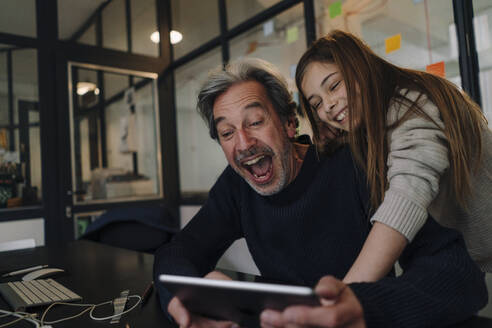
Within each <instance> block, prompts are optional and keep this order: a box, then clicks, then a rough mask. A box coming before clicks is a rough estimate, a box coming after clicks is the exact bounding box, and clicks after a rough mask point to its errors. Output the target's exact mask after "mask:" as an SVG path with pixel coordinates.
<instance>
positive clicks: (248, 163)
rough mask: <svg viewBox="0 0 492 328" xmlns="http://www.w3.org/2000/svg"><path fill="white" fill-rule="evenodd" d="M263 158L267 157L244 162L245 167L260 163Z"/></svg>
mask: <svg viewBox="0 0 492 328" xmlns="http://www.w3.org/2000/svg"><path fill="white" fill-rule="evenodd" d="M263 157H265V156H258V157H256V158H253V159H252V160H249V161H247V162H244V165H253V164H256V163H258V162H259V161H260V160H261V159H262V158H263Z"/></svg>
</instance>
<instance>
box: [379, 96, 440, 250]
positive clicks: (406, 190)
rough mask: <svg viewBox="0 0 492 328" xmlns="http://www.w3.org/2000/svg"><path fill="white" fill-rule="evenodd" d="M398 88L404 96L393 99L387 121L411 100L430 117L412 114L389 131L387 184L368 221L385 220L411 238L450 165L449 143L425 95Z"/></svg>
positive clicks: (395, 119)
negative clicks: (397, 99) (379, 203)
mask: <svg viewBox="0 0 492 328" xmlns="http://www.w3.org/2000/svg"><path fill="white" fill-rule="evenodd" d="M400 92H401V93H402V95H403V96H404V98H406V99H403V100H402V101H393V103H392V104H391V106H390V109H389V111H388V117H387V121H388V125H391V124H393V123H395V122H398V120H399V119H400V118H402V117H403V115H405V113H406V112H407V111H408V108H409V104H410V103H411V102H413V101H417V104H418V105H419V106H420V108H421V109H422V110H423V111H424V112H425V113H426V114H427V115H428V116H429V117H430V118H432V120H433V121H430V120H428V119H427V118H424V117H422V116H419V115H417V114H411V115H410V116H409V117H408V118H406V119H405V121H403V122H402V123H400V124H399V125H397V126H396V128H394V129H393V130H391V131H390V132H389V135H388V158H387V165H388V174H387V179H388V182H389V188H388V190H386V192H385V195H384V200H383V202H382V203H381V205H380V206H379V208H378V209H377V210H376V212H375V213H374V215H373V216H372V218H371V222H374V221H378V222H381V223H384V224H385V225H387V226H390V227H391V228H393V229H395V230H397V231H399V232H400V233H402V234H403V235H404V236H405V237H406V238H407V239H408V240H409V241H412V239H413V238H414V237H415V234H416V233H417V232H418V231H419V230H420V228H421V227H422V226H423V224H424V223H425V220H426V219H427V215H428V214H427V208H428V207H429V205H430V203H431V202H432V200H433V199H434V198H435V197H436V196H437V194H438V192H439V180H440V178H441V175H442V174H443V173H444V171H445V170H446V169H447V168H448V167H449V160H448V147H447V139H446V136H445V134H444V132H443V131H442V130H441V128H444V123H443V122H442V120H441V117H440V113H439V110H438V108H437V107H436V106H435V105H434V104H433V103H432V102H431V101H430V100H428V99H427V97H426V96H425V95H422V94H419V93H417V92H415V91H410V92H408V90H401V91H400ZM436 124H437V125H436Z"/></svg>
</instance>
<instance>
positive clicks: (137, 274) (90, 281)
mask: <svg viewBox="0 0 492 328" xmlns="http://www.w3.org/2000/svg"><path fill="white" fill-rule="evenodd" d="M37 264H48V265H49V266H50V267H57V268H62V269H64V270H66V273H64V274H63V275H59V276H54V277H53V278H54V279H55V280H56V281H58V282H60V283H62V284H63V285H65V286H66V287H68V288H70V289H72V290H73V291H74V292H76V293H77V294H79V295H80V296H82V298H83V300H82V302H83V303H94V304H96V303H101V302H105V301H108V300H111V299H114V298H115V297H117V296H119V294H120V292H121V291H122V290H124V289H129V290H130V295H132V294H138V295H142V294H143V292H144V290H145V288H146V287H147V286H148V284H149V283H150V281H151V280H152V267H153V264H154V257H153V256H152V255H150V254H144V253H138V252H134V251H129V250H124V249H120V248H115V247H111V246H106V245H103V244H100V243H95V242H91V241H76V242H73V243H70V244H68V245H66V246H65V247H58V248H56V247H39V248H35V249H31V250H21V251H12V252H5V253H0V270H2V271H11V270H15V269H17V268H22V267H26V266H31V265H37ZM20 277H21V276H17V277H16V279H14V278H11V279H10V281H12V280H18V279H20ZM5 281H9V280H8V279H3V280H2V281H1V282H5ZM155 295H156V293H155V291H154V292H153V293H152V296H151V297H150V299H149V301H148V302H147V304H146V305H145V306H144V307H143V308H140V307H137V308H136V309H135V310H133V311H131V312H130V313H128V314H126V315H124V316H123V317H122V318H121V320H120V323H119V324H110V323H109V320H107V321H103V322H97V321H94V320H92V319H90V318H89V315H88V314H84V315H82V316H81V317H80V318H76V319H73V320H70V321H66V322H64V323H59V324H55V325H53V327H54V328H58V327H73V328H77V327H86V328H90V327H99V328H100V327H113V328H116V327H125V325H126V323H128V325H129V326H130V327H131V328H134V327H138V328H141V327H172V325H171V323H169V320H168V319H167V318H166V317H165V316H164V314H163V313H162V312H161V310H160V307H159V302H158V300H157V297H156V296H155ZM131 304H133V303H131ZM0 308H1V309H5V310H11V309H10V308H9V307H8V305H7V304H6V303H5V301H4V300H3V299H2V298H1V297H0ZM73 311H74V309H72V308H70V309H68V310H67V308H66V307H60V308H56V307H55V308H54V310H53V312H51V311H50V312H49V314H48V316H47V318H46V319H47V320H48V321H51V320H56V319H58V318H61V317H64V316H66V313H70V314H71V315H73V314H74V313H76V312H73ZM75 311H79V309H75ZM111 314H112V306H109V305H108V307H106V306H105V307H101V308H100V311H97V312H95V315H97V316H108V315H111ZM2 322H4V321H2ZM12 327H33V325H32V324H29V323H26V324H20V323H19V324H18V325H17V324H16V325H14V326H12Z"/></svg>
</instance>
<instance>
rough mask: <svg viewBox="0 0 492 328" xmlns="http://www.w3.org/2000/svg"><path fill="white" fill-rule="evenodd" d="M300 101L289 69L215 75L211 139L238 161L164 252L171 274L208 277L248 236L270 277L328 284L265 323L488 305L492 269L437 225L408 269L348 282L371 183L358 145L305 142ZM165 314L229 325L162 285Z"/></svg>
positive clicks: (439, 315)
mask: <svg viewBox="0 0 492 328" xmlns="http://www.w3.org/2000/svg"><path fill="white" fill-rule="evenodd" d="M295 107H296V106H295V103H294V102H293V101H292V98H291V95H290V93H289V92H288V90H287V86H286V83H285V81H284V79H283V77H282V76H281V75H280V74H279V73H278V71H277V70H276V69H275V68H274V67H273V66H272V65H270V64H268V63H266V62H264V61H261V60H242V61H238V62H235V63H233V64H230V65H228V66H227V67H226V69H225V70H222V69H218V70H216V71H215V72H213V73H211V75H210V76H209V78H208V80H207V81H206V82H205V84H204V86H203V87H202V89H201V91H200V93H199V96H198V109H199V111H200V113H201V115H202V116H203V117H204V119H205V121H206V122H207V124H208V126H209V129H210V135H211V137H212V138H214V139H217V140H218V142H219V144H220V146H221V147H222V150H223V151H224V154H225V156H226V158H227V161H228V163H229V165H228V167H227V168H226V169H225V170H224V172H223V173H222V174H221V176H220V177H219V178H218V180H217V182H216V183H215V185H214V186H213V188H212V189H211V191H210V193H209V198H208V200H207V202H206V204H205V205H204V206H203V207H202V208H201V210H200V211H199V212H198V213H197V215H196V216H195V217H194V218H193V219H192V220H191V221H190V223H189V224H188V225H187V226H186V227H185V228H184V229H183V230H182V231H181V232H180V233H178V234H177V235H176V236H175V238H174V239H173V241H172V242H170V243H168V244H166V245H164V246H162V247H161V248H160V249H159V250H158V251H157V252H156V254H155V265H154V274H155V276H156V277H155V278H156V279H157V276H158V275H159V274H162V273H167V274H181V275H189V276H201V277H203V276H205V275H207V274H209V273H210V272H213V270H214V268H215V265H216V263H217V261H218V259H219V258H220V256H221V255H222V254H223V253H224V252H225V250H226V249H227V248H228V247H229V246H230V245H231V244H232V243H233V242H234V241H235V240H237V239H239V238H242V237H244V238H245V239H246V243H247V245H248V248H249V250H250V252H251V254H252V257H253V260H254V261H255V263H256V265H257V267H258V269H259V270H260V272H261V274H262V276H265V277H268V278H270V279H276V280H279V281H283V282H285V283H289V284H298V285H307V286H316V291H317V293H318V295H319V296H320V298H321V299H322V304H323V305H322V306H320V307H315V308H308V307H292V308H290V309H287V310H286V311H284V313H279V312H275V311H271V310H266V311H264V312H263V313H262V315H261V325H262V326H264V327H282V326H289V327H290V326H292V327H297V326H303V325H306V326H312V325H315V326H326V327H338V326H340V327H341V326H343V327H428V326H432V327H434V326H435V327H439V326H445V325H449V324H452V323H455V322H458V321H461V320H464V319H466V318H467V317H469V316H470V315H472V314H473V313H475V312H476V311H478V310H479V309H480V308H481V307H482V306H484V305H485V304H486V302H487V291H486V288H485V284H484V275H483V273H482V272H481V271H480V270H479V269H478V268H477V267H476V266H475V264H474V262H473V261H472V260H471V259H470V257H469V255H468V254H467V252H466V250H465V246H464V243H463V240H462V238H461V236H460V235H459V234H458V233H457V232H455V231H453V230H450V229H446V228H443V227H441V226H439V225H438V224H437V223H436V222H435V221H433V220H432V219H429V220H428V221H427V223H426V224H425V226H424V227H423V228H422V230H421V231H420V232H419V234H418V235H417V237H416V238H415V240H414V241H413V242H412V243H411V244H410V245H408V246H407V248H406V250H405V251H404V253H403V255H402V257H401V258H400V264H401V266H402V268H403V269H404V273H403V274H402V275H401V276H399V277H394V276H391V275H390V276H388V277H386V278H384V279H382V280H380V281H378V282H374V283H353V284H349V285H345V284H343V283H342V282H341V281H340V280H339V279H341V278H343V277H344V275H345V274H346V272H347V271H348V269H349V268H350V266H351V264H352V263H353V261H354V260H355V259H356V257H357V255H358V254H359V251H360V249H361V247H362V245H363V243H364V240H365V238H366V237H367V234H368V232H369V228H370V226H369V221H368V218H369V217H370V216H369V214H370V213H369V210H368V209H369V207H368V204H369V202H368V193H367V190H366V187H365V186H366V181H365V177H364V174H363V172H360V171H359V170H358V169H357V167H356V165H355V164H354V162H353V161H352V157H351V154H350V150H349V149H348V147H344V146H342V147H340V148H339V149H338V150H336V151H335V152H334V153H332V154H329V155H323V154H320V153H318V152H317V151H316V149H315V148H314V147H313V146H308V145H301V144H298V143H296V142H295V140H294V137H295V134H296V119H295ZM158 290H159V296H160V301H161V305H162V308H163V310H164V311H166V312H168V313H169V314H170V315H171V316H172V317H173V318H174V320H175V321H176V322H177V323H178V324H179V325H180V326H183V327H190V326H197V327H200V326H203V327H227V326H232V325H234V324H233V323H230V322H218V321H213V320H210V319H206V318H202V317H199V316H197V315H194V314H193V313H189V312H188V310H186V308H185V307H184V306H183V305H182V304H181V303H180V301H179V300H178V299H177V298H176V297H173V295H171V294H170V293H169V292H168V291H167V290H165V289H164V288H163V287H162V286H159V289H158Z"/></svg>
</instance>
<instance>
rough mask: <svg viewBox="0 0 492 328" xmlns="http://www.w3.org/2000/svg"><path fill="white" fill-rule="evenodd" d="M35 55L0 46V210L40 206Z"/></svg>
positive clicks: (37, 97) (30, 52) (34, 52)
mask: <svg viewBox="0 0 492 328" xmlns="http://www.w3.org/2000/svg"><path fill="white" fill-rule="evenodd" d="M39 127H40V123H39V96H38V66H37V51H36V50H34V49H29V48H27V49H26V48H19V47H12V46H6V45H0V208H5V207H9V208H12V207H20V206H30V205H37V204H40V203H41V195H42V182H41V153H40V130H39Z"/></svg>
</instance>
